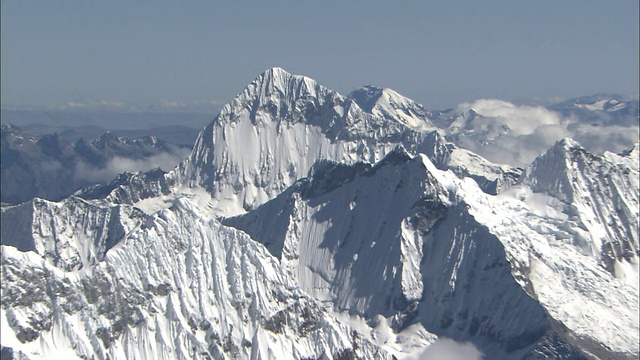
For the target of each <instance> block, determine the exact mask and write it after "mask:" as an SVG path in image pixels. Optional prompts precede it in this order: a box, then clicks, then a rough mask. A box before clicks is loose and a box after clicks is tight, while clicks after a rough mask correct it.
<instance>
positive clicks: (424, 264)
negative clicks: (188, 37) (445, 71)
mask: <svg viewBox="0 0 640 360" xmlns="http://www.w3.org/2000/svg"><path fill="white" fill-rule="evenodd" d="M436 120H437V115H436V114H434V113H431V112H429V111H427V110H425V109H424V108H423V107H422V106H421V105H419V104H416V103H415V102H413V101H411V100H410V99H407V98H404V97H403V96H402V95H400V94H398V93H397V92H395V91H393V90H389V89H378V88H374V87H370V86H367V87H363V88H360V89H357V90H355V91H354V92H352V93H350V94H349V96H342V95H340V94H338V93H336V92H335V91H332V90H329V89H327V88H325V87H323V86H321V85H319V84H317V83H316V82H315V81H314V80H312V79H309V78H307V77H303V76H297V75H291V74H288V73H287V72H285V71H284V70H282V69H280V68H274V69H270V70H268V71H266V72H265V73H263V74H261V75H260V76H259V77H258V78H256V79H255V80H254V81H253V82H252V83H251V84H249V85H248V86H247V87H246V88H245V89H244V90H243V91H242V92H241V93H240V94H239V95H238V96H237V97H236V98H235V99H234V100H233V101H232V102H231V103H229V104H227V105H226V106H224V107H223V109H222V110H221V112H220V114H219V115H218V116H217V117H216V118H215V119H214V120H213V121H212V123H211V124H210V125H209V126H207V127H206V128H205V129H204V130H203V131H202V132H201V134H200V136H199V137H198V139H197V141H196V144H195V146H194V149H193V151H192V153H191V155H190V156H189V157H188V158H187V159H186V160H185V161H183V162H182V163H181V164H180V165H179V166H178V167H177V168H176V169H175V170H173V171H170V172H168V173H162V172H159V171H154V172H149V173H139V174H123V175H121V176H119V177H118V178H117V179H115V180H114V181H113V182H111V183H109V184H107V185H104V186H95V187H92V188H89V189H85V190H82V191H79V192H78V193H76V195H75V196H72V197H69V198H67V199H64V200H62V201H60V202H51V201H46V200H41V199H34V200H32V201H29V202H26V203H23V204H20V205H15V206H10V207H3V208H2V224H3V226H2V233H1V241H2V257H1V271H2V306H1V321H2V335H1V338H0V343H1V344H2V356H3V358H4V357H5V356H6V357H8V358H10V356H11V355H13V357H16V358H20V357H21V356H25V357H27V358H30V359H44V358H51V357H59V356H62V355H65V356H68V357H70V358H97V359H107V358H109V359H115V358H118V359H119V358H127V359H140V358H162V359H192V358H203V359H206V358H209V359H355V358H362V359H391V358H393V357H396V358H407V359H411V358H421V357H422V356H431V357H437V356H454V355H447V354H467V355H469V356H471V357H474V358H478V357H480V356H484V358H487V359H502V358H505V359H506V358H509V359H512V358H563V359H564V358H566V359H574V358H575V359H581V358H586V359H590V358H602V359H609V358H620V359H627V358H628V359H633V358H637V357H638V355H639V354H640V351H639V349H638V342H639V341H640V339H639V335H638V334H639V331H640V329H639V325H638V318H639V316H640V314H639V309H638V286H637V281H638V256H639V255H640V252H639V248H640V246H639V245H638V241H639V240H638V223H637V219H638V216H639V214H638V201H639V196H638V187H639V183H638V177H639V175H640V174H639V171H638V169H639V166H638V156H639V154H638V146H636V147H634V148H633V149H631V150H628V151H625V152H623V153H620V154H612V153H605V154H604V155H602V156H599V155H594V154H591V153H589V152H587V151H586V150H585V149H583V148H582V147H581V146H580V145H579V144H578V143H576V142H574V141H572V140H570V139H564V140H561V141H559V142H558V143H557V144H556V145H555V146H553V147H552V148H551V149H549V150H548V151H547V152H546V153H545V154H543V155H541V156H539V157H538V158H537V159H536V160H534V161H533V163H532V164H531V165H529V166H528V167H526V168H525V169H524V170H522V169H514V168H511V167H508V166H505V165H496V164H492V163H490V162H489V161H487V160H486V159H483V158H482V157H480V156H478V155H476V154H474V153H472V152H469V151H467V150H464V149H460V148H457V147H456V146H454V145H452V144H449V143H447V142H446V141H445V140H444V138H443V137H442V135H441V132H440V131H439V130H438V129H437V128H436V127H435V125H434V124H437V121H436ZM432 344H433V345H432ZM430 345H431V346H430Z"/></svg>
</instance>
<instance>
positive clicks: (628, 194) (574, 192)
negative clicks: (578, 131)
mask: <svg viewBox="0 0 640 360" xmlns="http://www.w3.org/2000/svg"><path fill="white" fill-rule="evenodd" d="M637 152H638V150H637V146H636V147H634V148H633V149H631V150H629V151H625V152H623V153H621V154H613V153H605V154H604V155H602V156H599V155H594V154H591V153H589V152H588V151H586V150H585V149H584V148H583V147H582V146H580V144H578V143H577V142H575V141H573V140H571V139H562V140H560V141H558V142H557V143H556V144H555V145H554V146H553V147H552V148H551V149H549V150H548V151H547V152H546V153H545V154H543V155H541V156H539V157H538V158H536V159H535V160H534V161H533V163H532V164H531V165H530V166H529V167H527V168H526V170H525V172H524V174H523V175H522V178H521V183H523V184H526V185H528V186H530V187H531V189H532V190H533V191H534V192H539V193H546V194H548V195H550V196H552V197H554V198H557V199H559V200H560V201H562V202H563V203H564V204H565V206H564V210H563V211H564V212H565V213H566V214H567V215H568V217H569V218H568V221H566V225H565V227H566V228H572V230H571V231H572V232H574V236H575V237H576V240H575V242H574V245H576V246H577V247H579V248H580V249H581V251H582V252H583V253H584V254H585V255H590V256H592V257H594V258H595V259H596V260H597V261H598V262H600V263H601V264H602V266H604V267H605V268H606V269H607V270H608V271H609V272H611V273H612V274H614V275H615V276H617V277H622V276H623V275H622V273H621V272H620V270H619V269H620V267H619V266H618V267H617V266H616V264H618V263H620V262H627V263H636V264H637V257H638V256H639V255H640V250H639V249H640V246H639V235H638V234H639V232H638V230H639V229H638V221H637V219H638V216H639V209H638V204H639V203H640V198H639V194H638V189H639V186H640V184H639V180H638V179H639V175H640V174H639V169H638V158H637ZM634 154H636V157H635V158H634V156H633V155H634Z"/></svg>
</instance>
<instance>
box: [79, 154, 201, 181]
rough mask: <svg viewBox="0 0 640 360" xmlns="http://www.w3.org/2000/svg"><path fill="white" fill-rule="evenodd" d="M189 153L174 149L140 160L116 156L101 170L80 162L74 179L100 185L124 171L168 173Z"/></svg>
mask: <svg viewBox="0 0 640 360" xmlns="http://www.w3.org/2000/svg"><path fill="white" fill-rule="evenodd" d="M189 153H190V150H189V149H186V148H179V147H175V149H174V151H173V152H164V153H161V154H158V155H153V156H149V157H146V158H142V159H131V158H127V157H121V156H116V157H114V158H112V159H110V160H109V162H108V163H107V165H106V166H105V167H102V168H99V167H95V166H93V165H89V164H87V163H84V162H81V163H79V164H78V166H77V167H76V178H78V179H80V180H84V181H89V182H93V183H100V182H107V181H110V180H113V179H114V178H115V177H116V176H117V175H118V174H121V173H123V172H125V171H127V172H136V171H148V170H151V169H155V168H158V167H159V168H161V169H162V170H164V171H169V170H172V169H173V168H175V167H176V166H177V165H178V164H179V163H180V162H181V161H182V160H184V159H186V158H187V156H189Z"/></svg>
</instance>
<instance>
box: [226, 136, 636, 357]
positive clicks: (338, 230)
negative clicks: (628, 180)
mask: <svg viewBox="0 0 640 360" xmlns="http://www.w3.org/2000/svg"><path fill="white" fill-rule="evenodd" d="M558 146H561V144H560V145H558ZM550 151H553V149H552V150H550ZM581 151H584V150H581ZM612 156H613V155H612ZM541 159H542V158H541ZM541 159H538V160H539V161H542V160H541ZM636 178H637V177H636ZM628 190H629V191H631V192H633V191H635V194H630V196H628V197H627V199H632V198H633V197H634V196H637V187H636V188H635V190H633V189H631V188H630V189H628ZM603 196H606V195H603ZM570 208H571V209H573V208H572V207H571V204H566V203H564V202H562V201H560V200H559V199H557V198H555V197H553V196H550V195H549V194H541V193H536V192H534V191H533V190H532V189H531V188H530V187H529V186H527V185H525V184H520V185H518V186H516V187H514V188H512V189H510V190H508V191H507V192H505V193H504V194H502V195H499V196H497V197H496V196H490V195H487V194H485V193H484V192H482V191H481V190H480V189H479V188H478V186H477V184H476V183H475V182H474V181H472V180H471V179H468V178H467V179H463V180H461V179H459V178H457V177H456V176H454V175H453V174H452V173H451V172H443V171H441V170H438V169H436V168H435V166H434V165H433V164H432V163H431V162H430V161H429V160H428V158H427V157H425V156H422V155H420V156H416V157H413V158H412V157H411V156H410V155H408V154H407V153H406V152H403V151H402V150H397V151H395V152H393V153H391V154H390V155H388V156H387V157H386V158H385V159H383V160H382V161H381V162H380V163H378V164H376V165H375V166H373V167H371V166H368V165H365V164H361V165H354V166H345V165H340V164H324V165H320V166H317V167H316V168H314V169H313V170H312V172H311V173H310V176H309V178H308V179H307V180H303V181H301V182H299V183H297V184H296V185H295V186H294V187H292V188H291V189H289V190H287V191H286V192H284V193H283V194H282V195H280V196H279V197H277V198H276V199H274V200H272V201H270V202H268V203H266V204H265V205H263V206H261V207H259V208H257V209H256V210H254V211H251V212H249V213H248V214H246V215H242V216H240V217H235V218H229V219H227V220H225V223H226V224H229V225H232V226H235V227H238V228H240V229H243V230H244V231H246V232H247V233H248V234H249V235H251V236H252V238H253V239H255V240H257V241H260V242H262V243H263V244H265V245H266V246H267V248H268V249H269V251H270V252H271V253H272V254H273V255H275V256H277V257H279V258H280V259H281V263H282V266H283V267H284V268H285V269H286V271H288V272H289V273H290V274H291V276H292V277H293V278H294V279H296V280H297V281H298V284H299V285H300V287H301V288H303V289H304V290H306V291H307V292H309V293H310V294H312V295H313V296H314V297H316V298H319V299H323V300H325V301H329V302H331V303H332V304H333V306H334V308H335V309H336V310H338V311H348V312H349V313H351V314H358V315H360V316H361V317H363V318H365V319H368V321H370V322H371V321H374V320H375V319H376V318H377V317H378V316H382V317H384V318H386V319H389V321H390V322H391V323H392V324H393V328H394V330H395V331H396V332H400V333H402V331H403V330H404V329H406V328H408V327H409V326H410V325H412V324H416V323H417V324H420V325H422V326H424V328H425V329H426V330H428V331H429V332H431V333H435V334H437V335H439V336H447V337H450V338H453V339H455V340H458V341H467V340H470V341H473V342H474V343H475V344H476V346H477V347H478V348H479V349H481V350H482V351H483V352H484V353H485V355H487V356H489V357H490V358H501V357H506V358H513V357H521V356H524V357H531V356H533V357H535V356H542V355H544V356H553V357H568V358H570V357H572V356H580V353H582V356H591V355H595V356H598V357H604V358H607V357H611V356H613V357H616V358H627V357H628V358H633V357H634V356H637V354H638V346H637V343H638V340H639V339H638V330H639V328H638V321H637V319H638V316H639V313H638V304H637V299H638V292H637V287H634V286H630V285H628V284H625V283H624V282H623V281H620V279H618V278H616V277H614V276H613V275H612V274H611V273H609V272H607V271H606V270H605V268H603V266H601V264H600V263H599V262H598V260H597V258H593V257H585V255H584V251H583V247H584V245H583V244H582V243H580V242H579V241H582V242H585V243H587V244H594V243H598V242H599V241H600V239H599V238H598V233H597V232H593V233H590V232H587V231H581V230H580V227H581V224H580V223H579V222H576V221H573V220H572V218H571V216H577V217H580V216H586V215H588V214H589V212H590V211H592V210H593V208H588V207H584V208H578V209H577V214H573V215H571V214H567V209H570ZM611 210H613V209H611ZM574 211H576V210H574ZM623 221H627V219H625V220H623ZM632 222H633V221H632ZM624 226H633V225H630V224H628V223H624V224H622V226H621V227H624ZM580 231H581V232H580ZM576 234H579V235H581V237H578V236H577V235H576ZM633 241H635V246H637V240H634V239H633V238H632V239H631V242H633ZM630 261H631V262H633V261H636V262H635V264H637V260H633V259H631V260H630ZM631 273H632V272H631ZM594 322H595V323H597V324H598V326H597V327H594V326H593V323H594ZM536 354H537V355H536Z"/></svg>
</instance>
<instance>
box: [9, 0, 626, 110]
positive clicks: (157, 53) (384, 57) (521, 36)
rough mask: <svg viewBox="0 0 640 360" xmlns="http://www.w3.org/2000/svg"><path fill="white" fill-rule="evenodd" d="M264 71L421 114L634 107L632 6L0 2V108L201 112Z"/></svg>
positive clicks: (567, 3)
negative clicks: (607, 104) (598, 101)
mask: <svg viewBox="0 0 640 360" xmlns="http://www.w3.org/2000/svg"><path fill="white" fill-rule="evenodd" d="M273 66H280V67H282V68H284V69H286V70H287V71H289V72H292V73H295V74H303V75H306V76H309V77H311V78H314V79H316V80H317V81H318V82H320V83H321V84H325V85H326V86H328V87H330V88H333V89H335V90H337V91H339V92H341V93H343V94H346V93H348V92H349V91H351V90H353V89H355V88H357V87H359V86H361V85H365V84H371V85H375V86H379V87H388V88H393V89H395V90H396V91H398V92H400V93H402V94H403V95H405V96H407V97H409V98H412V99H414V100H415V101H417V102H419V103H421V104H423V105H425V106H426V107H428V108H432V109H433V108H435V109H442V108H450V107H455V106H456V105H457V104H459V103H461V102H469V101H474V100H476V99H480V98H499V99H502V100H507V101H511V102H516V103H532V102H536V103H547V102H549V101H552V100H557V99H559V98H571V97H577V96H583V95H591V94H595V93H616V94H620V95H624V96H632V97H635V96H637V92H638V1H634V0H623V1H615V2H610V1H582V0H580V1H577V0H570V1H535V2H524V1H517V2H514V1H483V2H477V1H437V2H431V1H430V2H425V1H407V2H402V5H401V6H398V4H396V3H394V2H377V1H376V2H365V1H348V2H337V1H330V2H319V3H304V4H301V3H297V2H288V1H276V2H269V3H256V4H252V6H251V7H249V6H247V4H243V3H236V2H230V3H219V2H208V1H194V2H190V3H189V6H185V5H184V4H179V3H176V2H170V1H158V2H156V1H153V2H152V1H133V2H131V1H108V2H77V1H48V2H38V1H4V0H3V1H2V106H3V107H25V106H26V107H33V106H36V107H38V106H45V107H57V108H60V107H63V108H64V107H66V108H80V107H87V106H89V107H91V106H93V107H100V106H102V107H113V108H119V109H126V108H127V107H136V108H138V109H144V110H153V111H165V110H167V109H182V110H185V111H189V112H192V111H197V112H209V113H210V112H213V111H214V109H216V106H219V105H220V104H224V103H226V102H228V101H229V100H230V99H232V98H233V96H235V94H236V93H237V92H238V91H240V90H241V89H242V87H244V85H246V84H247V83H248V82H250V81H251V80H252V79H253V78H254V77H255V76H257V75H258V74H259V73H261V72H262V71H264V70H265V69H267V68H270V67H273Z"/></svg>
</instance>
